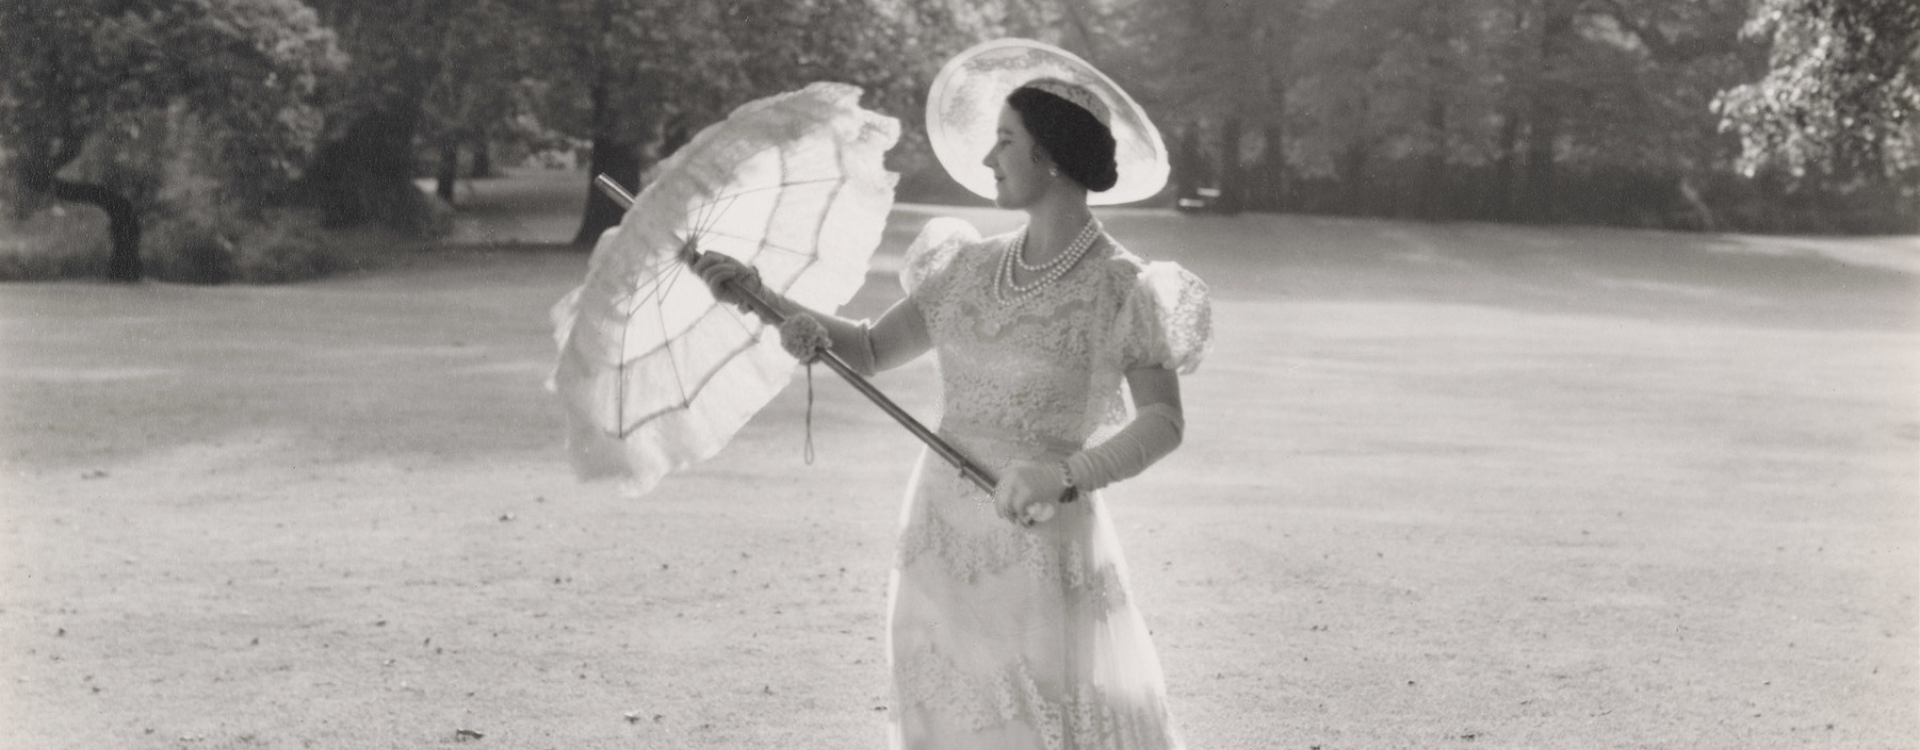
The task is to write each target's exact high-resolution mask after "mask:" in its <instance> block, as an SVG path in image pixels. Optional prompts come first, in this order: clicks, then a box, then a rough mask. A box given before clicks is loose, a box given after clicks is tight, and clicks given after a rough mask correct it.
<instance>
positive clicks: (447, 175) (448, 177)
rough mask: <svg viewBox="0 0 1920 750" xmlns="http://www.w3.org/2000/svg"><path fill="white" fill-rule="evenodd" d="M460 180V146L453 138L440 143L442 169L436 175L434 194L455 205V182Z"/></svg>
mask: <svg viewBox="0 0 1920 750" xmlns="http://www.w3.org/2000/svg"><path fill="white" fill-rule="evenodd" d="M459 180H460V147H459V146H458V145H455V143H454V142H453V141H452V140H448V141H447V142H445V143H442V144H440V169H439V170H437V172H436V173H435V175H434V183H433V194H434V195H438V196H440V200H443V201H446V202H447V205H449V206H451V205H453V188H454V183H456V182H458V181H459Z"/></svg>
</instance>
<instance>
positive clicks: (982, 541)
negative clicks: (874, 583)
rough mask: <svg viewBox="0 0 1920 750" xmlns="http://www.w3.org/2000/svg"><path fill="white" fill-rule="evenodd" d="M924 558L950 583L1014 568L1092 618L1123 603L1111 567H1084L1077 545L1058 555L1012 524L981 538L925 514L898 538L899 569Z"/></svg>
mask: <svg viewBox="0 0 1920 750" xmlns="http://www.w3.org/2000/svg"><path fill="white" fill-rule="evenodd" d="M982 512H985V511H982ZM928 555H932V556H934V557H936V558H938V559H939V561H940V563H941V565H942V566H944V567H945V568H946V571H947V573H948V574H949V575H951V576H952V577H953V578H954V580H956V581H963V582H966V583H975V582H977V581H979V580H980V578H981V577H982V576H991V575H999V574H1000V573H1002V572H1005V571H1006V570H1008V569H1011V568H1014V567H1016V566H1018V567H1020V568H1022V569H1023V570H1024V571H1025V572H1026V573H1027V576H1028V578H1029V580H1032V581H1034V582H1035V583H1039V584H1043V585H1053V586H1060V587H1063V590H1064V591H1065V592H1066V593H1067V594H1068V595H1069V596H1072V597H1074V598H1075V600H1076V601H1079V602H1084V603H1085V604H1088V605H1091V606H1092V607H1093V608H1094V611H1096V612H1110V611H1113V610H1116V609H1119V608H1120V607H1121V606H1123V605H1125V604H1126V603H1127V592H1126V586H1125V585H1123V584H1122V583H1121V579H1120V571H1119V570H1118V569H1117V568H1115V567H1114V566H1112V565H1102V566H1099V567H1098V568H1092V567H1091V566H1089V565H1088V564H1087V558H1088V555H1087V553H1086V549H1085V547H1084V546H1083V545H1082V544H1081V543H1079V542H1072V543H1069V544H1067V545H1066V550H1065V552H1064V554H1063V553H1062V552H1060V551H1059V550H1058V548H1057V547H1056V546H1055V545H1054V544H1053V543H1052V542H1050V541H1049V540H1048V538H1047V537H1045V536H1042V535H1040V534H1035V533H1031V532H1028V531H1025V530H1022V529H1020V528H1018V527H1015V526H1013V525H1012V524H998V523H997V524H994V526H993V528H992V529H991V530H990V531H987V532H985V533H982V534H969V533H967V532H964V531H961V530H960V529H958V528H955V527H954V525H953V524H952V523H950V522H948V521H947V520H946V519H945V518H944V517H942V516H941V515H940V514H939V513H937V512H930V513H927V514H926V515H925V516H924V517H922V518H921V519H919V520H918V521H916V522H914V523H912V524H910V525H908V526H907V529H906V530H905V531H904V532H902V533H901V535H900V548H899V567H901V568H907V567H909V566H911V565H913V564H914V563H916V562H919V561H920V560H921V559H922V558H924V557H926V556H928Z"/></svg>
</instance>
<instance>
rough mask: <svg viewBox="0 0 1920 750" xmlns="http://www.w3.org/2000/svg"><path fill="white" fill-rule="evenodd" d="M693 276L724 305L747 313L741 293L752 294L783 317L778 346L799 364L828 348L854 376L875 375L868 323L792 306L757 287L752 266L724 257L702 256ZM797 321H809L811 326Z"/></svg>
mask: <svg viewBox="0 0 1920 750" xmlns="http://www.w3.org/2000/svg"><path fill="white" fill-rule="evenodd" d="M693 272H694V273H696V274H698V275H699V276H700V279H701V280H702V281H705V282H706V283H707V288H708V289H710V290H712V291H713V296H714V298H715V299H717V300H719V301H721V302H723V303H726V304H731V305H738V306H739V307H740V308H741V309H742V310H748V309H750V308H748V307H747V305H746V297H745V296H744V295H742V294H741V292H742V291H746V292H751V293H753V294H754V295H756V296H758V297H760V298H761V299H762V300H765V301H766V303H767V304H768V305H771V306H772V307H773V308H774V309H775V310H777V311H779V312H780V314H781V315H784V316H786V318H787V322H786V323H785V324H782V325H781V326H780V345H781V346H782V347H785V348H786V350H787V353H789V354H792V355H793V356H794V357H795V358H797V359H799V360H800V361H802V362H808V361H812V359H813V357H814V356H817V354H818V352H819V350H820V349H822V348H828V349H832V350H833V353H834V354H838V355H840V358H841V359H842V360H845V361H846V363H847V364H848V365H849V366H851V367H853V370H854V372H858V373H860V374H861V375H866V376H869V377H871V376H872V375H873V374H874V369H875V365H874V357H873V340H872V337H871V336H870V335H869V334H870V331H871V328H872V327H871V326H870V325H869V324H868V323H867V321H864V320H862V321H858V322H854V321H850V320H846V319H843V318H839V317H836V316H833V315H822V314H820V313H816V312H814V311H812V310H808V309H806V308H805V307H802V306H800V305H798V304H795V303H794V302H793V301H792V300H789V299H787V298H786V297H784V296H782V295H780V294H777V293H775V292H774V291H773V290H770V289H767V288H766V285H764V284H762V283H760V274H759V272H757V271H755V270H753V267H752V266H749V265H747V264H745V263H742V262H740V261H739V260H738V259H735V258H733V257H732V256H729V255H725V254H723V253H715V252H706V253H701V254H700V258H699V260H696V261H695V262H694V264H693ZM800 318H810V319H811V321H812V322H808V321H806V320H800ZM769 322H771V321H769ZM822 329H824V330H825V332H826V337H827V339H828V340H829V342H828V343H829V345H827V346H824V347H823V346H822V342H821V341H820V331H821V330H822Z"/></svg>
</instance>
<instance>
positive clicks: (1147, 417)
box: [1067, 404, 1187, 492]
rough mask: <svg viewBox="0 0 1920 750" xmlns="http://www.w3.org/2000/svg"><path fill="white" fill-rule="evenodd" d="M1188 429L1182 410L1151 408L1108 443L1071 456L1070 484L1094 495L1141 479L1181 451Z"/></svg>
mask: <svg viewBox="0 0 1920 750" xmlns="http://www.w3.org/2000/svg"><path fill="white" fill-rule="evenodd" d="M1186 427H1187V424H1186V420H1185V419H1184V418H1182V417H1181V416H1180V410H1179V409H1176V408H1174V407H1172V406H1168V405H1166V404H1147V405H1146V406H1144V407H1142V408H1141V409H1140V412H1139V413H1138V414H1136V415H1134V418H1133V421H1132V422H1130V423H1128V424H1127V426H1126V427H1124V428H1122V429H1121V430H1120V431H1119V432H1116V433H1114V435H1113V437H1111V438H1108V439H1107V441H1106V442H1103V443H1101V444H1099V445H1096V446H1093V447H1091V448H1087V449H1084V450H1081V451H1080V452H1078V453H1075V454H1073V455H1071V456H1068V457H1067V481H1068V482H1070V483H1071V484H1072V485H1073V486H1074V487H1075V488H1078V489H1079V490H1080V491H1082V492H1092V491H1094V490H1097V489H1100V488H1101V487H1105V486H1107V485H1109V484H1113V483H1114V482H1118V481H1120V480H1122V479H1127V478H1130V477H1134V476H1137V475H1139V474H1140V472H1143V471H1146V470H1147V467H1149V466H1152V465H1153V463H1154V462H1155V461H1158V460H1160V459H1162V458H1165V457H1166V455H1167V454H1169V453H1172V452H1173V449H1175V448H1178V447H1180V434H1181V433H1182V432H1184V431H1185V430H1186Z"/></svg>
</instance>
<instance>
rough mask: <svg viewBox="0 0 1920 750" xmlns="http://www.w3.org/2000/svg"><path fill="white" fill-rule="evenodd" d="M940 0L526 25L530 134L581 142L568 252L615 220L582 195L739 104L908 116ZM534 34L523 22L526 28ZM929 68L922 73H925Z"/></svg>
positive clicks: (577, 6)
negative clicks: (855, 106) (835, 86)
mask: <svg viewBox="0 0 1920 750" xmlns="http://www.w3.org/2000/svg"><path fill="white" fill-rule="evenodd" d="M942 6H943V3H942V2H941V0H908V1H906V2H883V1H882V0H815V2H809V3H793V2H789V1H788V0H741V1H740V2H728V3H721V2H711V1H708V2H692V3H682V2H666V1H665V0H562V1H561V2H555V3H550V4H547V5H546V6H544V7H543V9H542V12H541V13H540V14H538V16H537V20H538V21H539V23H540V28H541V29H542V32H541V34H542V37H541V40H540V46H539V49H538V51H537V52H536V53H535V54H536V55H538V59H539V60H540V63H539V65H538V66H537V67H538V68H539V69H541V70H545V71H551V72H550V73H548V74H546V75H544V76H543V77H542V81H541V86H540V89H541V92H542V95H541V110H540V115H541V120H542V121H543V122H546V123H548V124H549V125H551V126H552V127H554V128H555V129H557V130H559V131H561V132H564V133H566V134H568V135H571V136H574V137H577V138H581V139H583V140H587V141H589V142H590V143H591V144H592V145H591V156H590V159H589V161H590V162H591V165H590V174H589V175H588V179H587V181H586V184H583V185H582V189H584V190H586V191H587V193H588V199H587V207H586V210H585V212H584V214H583V215H582V217H581V222H580V227H579V230H578V231H577V232H576V233H575V236H574V242H575V243H576V244H591V243H593V242H594V241H595V240H596V239H598V238H599V236H600V234H601V233H602V232H603V231H605V230H606V229H607V228H609V227H612V226H614V225H615V224H617V223H618V222H619V221H620V217H621V215H622V213H623V212H622V210H621V209H620V208H619V207H618V206H617V205H615V204H614V203H613V202H611V201H610V200H608V199H607V198H605V197H604V196H602V195H600V194H599V192H598V191H597V190H594V189H593V188H592V184H591V182H592V177H593V176H594V175H598V174H606V175H609V176H611V177H613V178H614V179H615V180H617V181H619V182H621V183H623V184H625V185H626V186H627V187H628V188H630V189H632V188H637V187H638V182H639V179H640V176H641V174H642V173H643V172H645V171H646V170H647V169H648V168H649V167H651V166H652V165H653V164H654V163H655V162H657V161H658V160H660V159H662V158H665V157H667V156H669V155H671V153H672V151H673V149H675V148H677V147H678V145H679V144H682V143H684V142H685V141H686V140H687V139H689V138H690V137H691V136H692V134H693V133H694V132H696V131H698V129H699V128H700V127H702V126H703V125H705V124H706V123H709V122H712V121H714V120H717V119H719V118H721V117H723V116H725V114H726V112H727V111H729V110H730V109H731V108H732V107H734V106H737V105H739V104H742V103H745V102H746V101H748V100H750V99H754V98H757V97H761V96H766V95H769V94H773V93H777V92H779V91H784V90H788V89H794V88H798V87H800V86H802V85H804V84H806V83H808V82H811V81H814V80H823V79H826V80H838V81H844V82H847V83H852V84H855V85H858V86H861V87H863V88H865V89H867V90H868V91H869V92H871V93H872V94H873V100H874V101H877V102H879V103H880V105H879V106H881V107H882V108H886V109H893V108H896V107H897V108H898V109H894V111H918V106H917V105H918V104H919V102H920V100H919V99H918V95H919V91H920V89H921V88H922V87H923V86H924V84H925V82H926V81H927V80H928V79H929V78H930V76H931V72H930V69H929V68H927V67H925V65H927V64H928V63H926V62H925V61H924V58H925V56H926V53H925V52H924V51H922V50H914V49H913V48H912V41H913V40H916V39H922V38H925V36H927V35H930V34H933V33H935V32H933V31H932V29H933V25H932V24H929V23H926V22H927V21H938V20H940V18H941V16H940V15H939V14H940V13H941V11H942ZM530 20H533V19H530ZM938 63H939V61H938V60H934V61H933V62H932V63H930V64H931V65H937V64H938Z"/></svg>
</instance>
